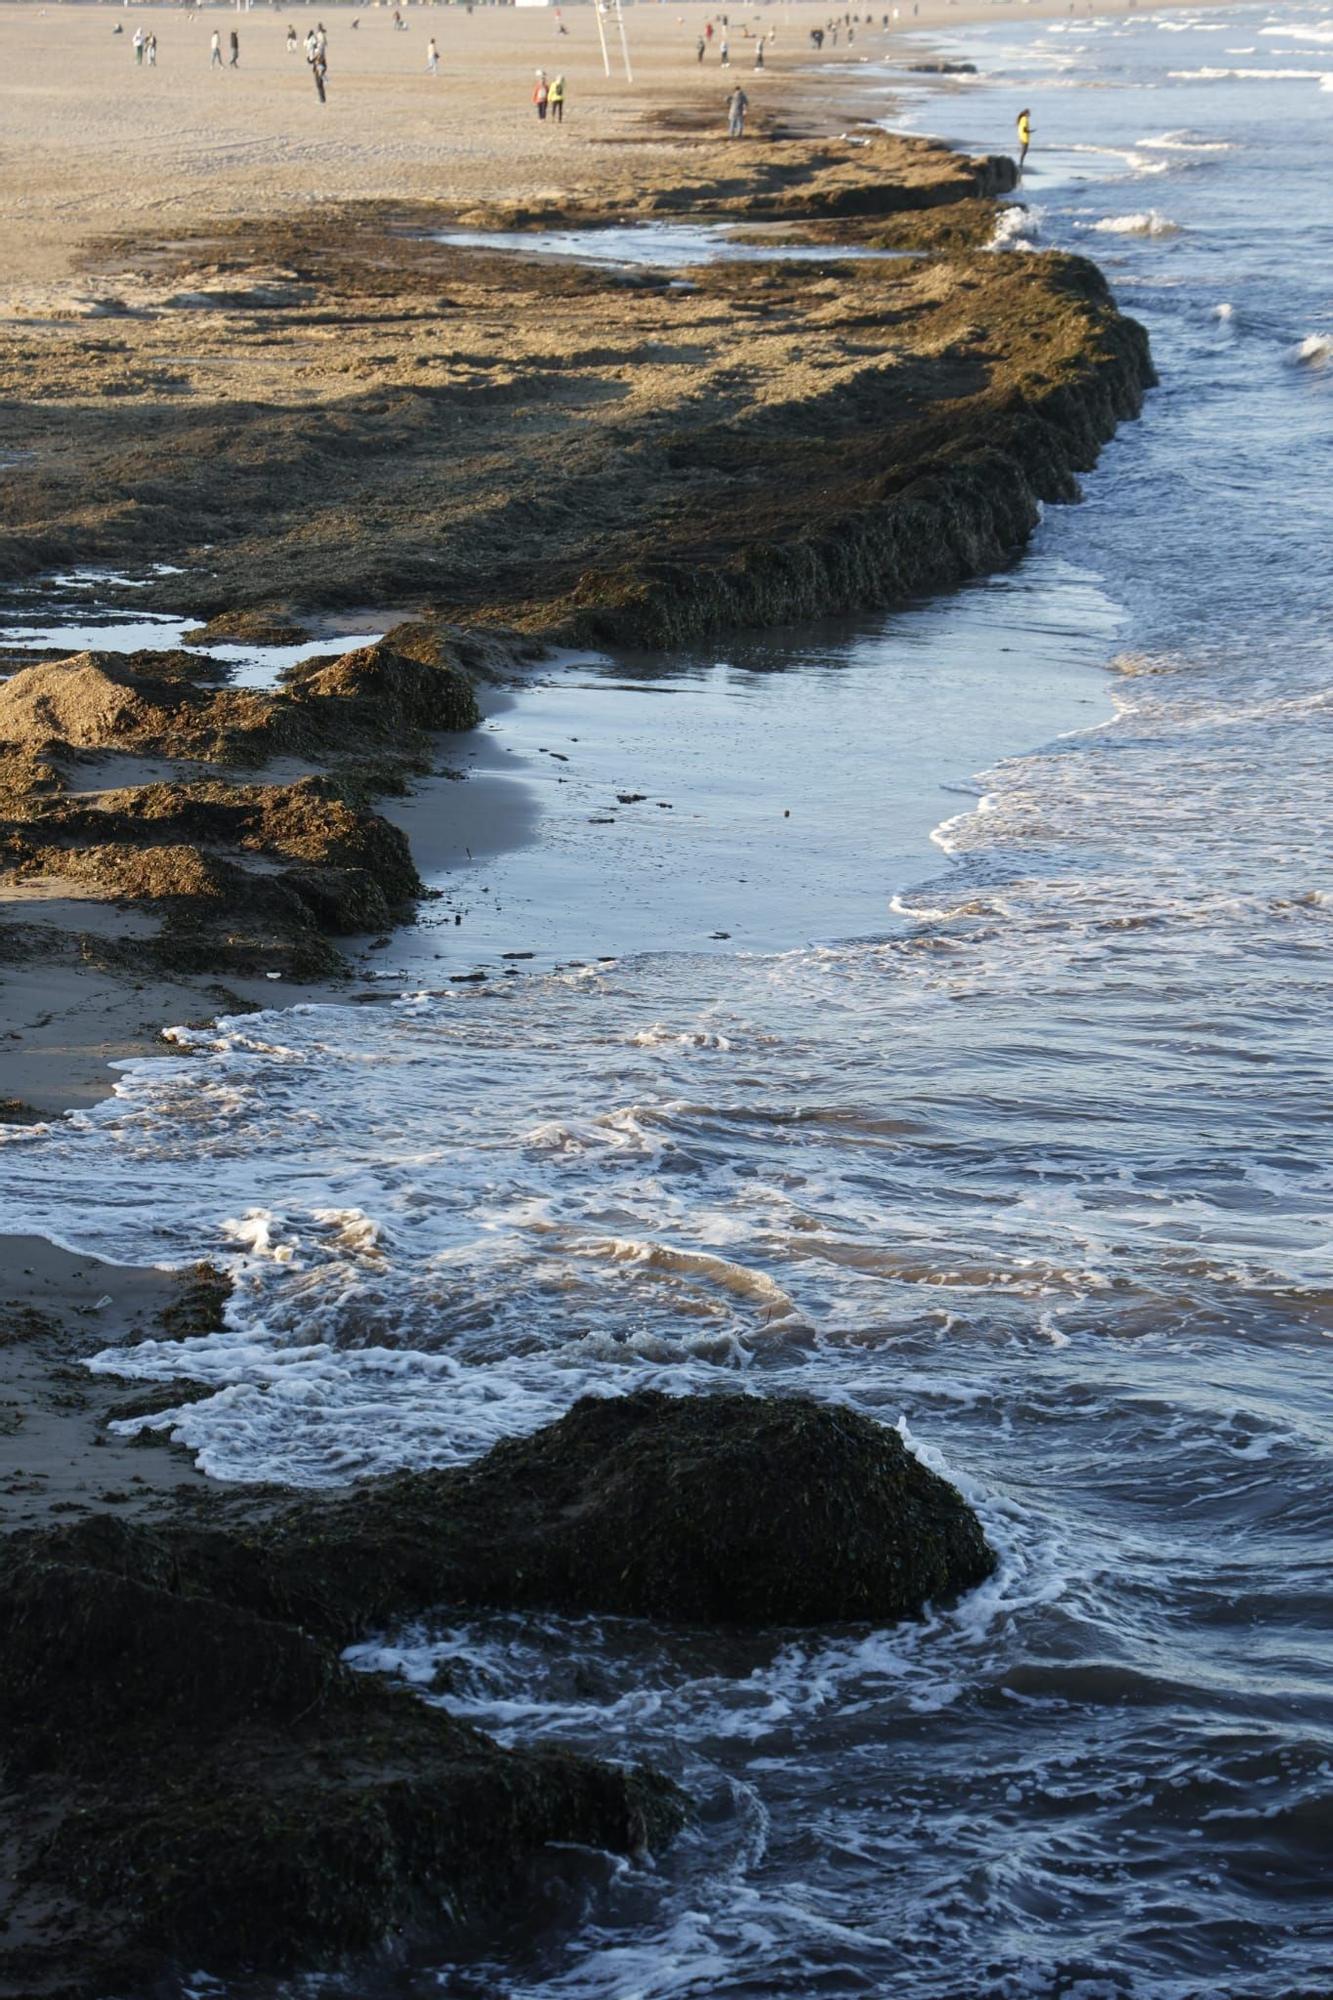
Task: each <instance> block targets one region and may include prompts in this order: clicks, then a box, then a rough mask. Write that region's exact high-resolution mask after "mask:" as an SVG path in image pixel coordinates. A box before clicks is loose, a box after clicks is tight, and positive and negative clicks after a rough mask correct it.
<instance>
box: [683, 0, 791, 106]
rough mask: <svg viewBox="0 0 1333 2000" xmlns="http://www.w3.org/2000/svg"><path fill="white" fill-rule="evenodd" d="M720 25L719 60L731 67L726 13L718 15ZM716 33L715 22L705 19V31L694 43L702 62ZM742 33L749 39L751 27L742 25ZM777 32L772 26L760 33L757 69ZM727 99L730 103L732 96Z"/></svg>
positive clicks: (761, 65) (722, 64)
mask: <svg viewBox="0 0 1333 2000" xmlns="http://www.w3.org/2000/svg"><path fill="white" fill-rule="evenodd" d="M718 26H719V27H720V28H721V31H722V39H721V42H720V44H719V47H718V62H719V63H720V64H721V66H722V68H723V69H730V68H731V42H730V40H729V39H728V34H727V17H726V15H725V14H719V15H718ZM715 33H716V30H715V29H714V26H713V23H712V22H711V21H705V22H704V29H703V33H702V34H701V35H700V36H699V39H698V41H697V42H696V43H695V45H694V53H695V56H696V58H697V60H698V61H699V62H702V61H703V59H704V57H705V56H706V55H707V54H708V51H709V48H710V47H711V45H712V41H713V36H714V34H715ZM741 33H742V35H744V37H745V39H746V40H747V41H749V39H750V30H749V28H748V27H746V26H744V25H742V28H741ZM777 34H778V31H777V29H776V28H770V29H769V30H768V32H767V33H766V34H764V33H761V34H760V36H759V38H758V40H757V42H756V44H755V51H754V66H755V68H756V69H763V67H764V56H765V50H766V48H767V45H768V43H769V42H773V41H776V40H777ZM727 101H728V103H730V101H731V100H730V98H728V100H727Z"/></svg>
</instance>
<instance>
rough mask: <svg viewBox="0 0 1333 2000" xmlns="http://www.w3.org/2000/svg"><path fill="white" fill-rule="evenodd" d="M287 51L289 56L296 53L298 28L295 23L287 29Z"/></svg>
mask: <svg viewBox="0 0 1333 2000" xmlns="http://www.w3.org/2000/svg"><path fill="white" fill-rule="evenodd" d="M287 53H288V55H289V56H294V55H295V54H296V28H295V25H294V24H293V26H291V27H290V28H288V30H287Z"/></svg>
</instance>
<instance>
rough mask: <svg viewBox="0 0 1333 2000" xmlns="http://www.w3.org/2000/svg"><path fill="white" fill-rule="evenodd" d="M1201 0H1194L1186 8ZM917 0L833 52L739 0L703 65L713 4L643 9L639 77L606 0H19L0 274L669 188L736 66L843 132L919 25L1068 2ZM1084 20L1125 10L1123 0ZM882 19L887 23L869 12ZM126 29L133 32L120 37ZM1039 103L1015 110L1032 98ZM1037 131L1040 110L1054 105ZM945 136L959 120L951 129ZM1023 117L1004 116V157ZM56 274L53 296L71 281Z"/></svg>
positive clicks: (870, 106)
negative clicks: (295, 220) (540, 71)
mask: <svg viewBox="0 0 1333 2000" xmlns="http://www.w3.org/2000/svg"><path fill="white" fill-rule="evenodd" d="M1181 3H1182V4H1183V0H1181ZM919 6H920V13H919V15H918V16H916V17H913V15H912V9H911V0H906V4H903V5H902V6H901V12H902V15H903V17H904V18H903V19H902V20H901V21H900V22H899V24H898V32H897V33H895V32H893V31H892V30H890V31H889V32H886V31H885V30H884V29H883V28H882V26H880V25H879V23H880V22H881V21H882V18H883V15H884V13H885V12H886V11H888V10H887V9H885V8H884V7H883V6H876V7H875V8H874V9H873V10H872V11H871V12H870V13H866V12H864V11H861V10H857V9H854V10H853V11H854V12H855V11H861V25H860V27H858V29H857V30H856V40H855V43H854V45H853V47H852V48H850V49H849V48H848V47H847V46H846V42H845V37H844V39H843V40H842V41H841V42H840V45H839V46H838V47H837V48H836V49H834V48H831V47H828V46H826V47H825V49H824V50H823V52H822V54H821V55H818V56H816V55H815V54H814V52H813V51H812V50H811V49H810V46H809V31H810V29H811V28H812V27H813V26H816V25H818V24H821V23H823V22H824V21H826V20H827V19H828V18H829V15H830V12H831V9H830V8H829V7H828V6H826V5H808V4H800V5H789V4H782V0H775V4H772V5H767V6H763V7H754V6H741V5H736V4H734V0H733V4H732V6H731V7H730V9H728V10H727V11H729V13H730V20H731V27H730V39H731V57H732V67H731V70H730V72H726V71H723V70H722V69H721V68H720V67H719V63H718V57H717V54H716V49H717V41H716V39H715V41H714V44H713V49H712V50H710V52H709V55H708V58H707V61H706V62H705V64H704V65H703V66H700V65H699V64H698V62H697V61H696V59H695V53H694V51H695V43H696V40H697V37H698V35H699V33H700V30H701V29H702V27H703V24H704V22H705V21H706V20H708V19H710V18H714V12H713V10H711V9H708V8H705V7H703V6H700V5H698V4H695V3H694V0H691V4H689V5H685V6H681V5H679V4H672V0H666V3H665V4H663V5H661V6H637V7H631V8H630V9H629V10H628V15H627V19H628V24H629V36H630V44H631V53H632V57H633V64H634V83H633V85H632V86H630V85H627V84H626V83H625V82H624V80H623V77H622V76H621V75H620V74H619V73H618V72H617V73H616V74H614V75H613V76H612V77H611V78H610V79H609V80H608V79H607V78H606V77H605V76H604V74H603V71H602V63H601V57H600V54H599V51H598V43H597V32H596V16H595V14H594V12H593V9H592V7H591V6H589V5H586V4H574V5H569V6H566V7H565V8H564V10H563V18H564V21H565V24H566V26H567V28H568V33H567V34H566V35H564V36H557V33H556V21H555V16H554V12H553V10H551V9H548V8H540V7H533V8H522V9H514V8H509V7H489V6H479V7H477V8H476V10H475V11H474V12H469V11H468V10H467V9H465V8H464V7H461V6H450V7H420V6H416V7H405V9H404V19H405V21H406V22H407V27H406V29H405V30H403V31H399V30H396V29H395V28H394V26H393V20H392V14H391V11H390V10H389V9H388V8H387V7H385V8H378V7H372V8H370V9H367V10H366V11H365V12H363V13H361V14H360V16H359V22H360V25H359V26H358V27H357V28H356V29H353V27H352V25H351V23H352V20H353V18H355V17H356V10H355V9H353V8H351V7H346V6H342V7H328V8H326V9H324V11H323V13H322V14H321V12H320V10H319V9H318V8H317V7H313V6H311V5H305V6H300V7H292V8H288V9H287V10H285V11H283V12H277V11H271V10H268V9H265V10H263V11H260V10H259V9H255V10H254V11H253V12H250V13H237V12H235V11H233V10H231V9H228V8H226V7H222V6H215V7H210V8H204V9H203V10H201V11H199V12H185V11H183V10H182V9H180V8H175V7H172V8H163V7H150V6H134V7H128V8H124V7H115V6H112V5H97V6H64V5H54V6H34V5H24V6H4V7H0V48H3V51H4V73H3V77H2V78H0V119H2V123H0V130H3V133H4V140H3V144H4V151H5V155H6V181H7V194H6V200H5V202H4V204H3V212H2V213H0V286H3V291H4V295H5V296H6V297H7V298H8V300H9V302H10V309H11V310H12V308H13V306H14V305H19V306H21V307H23V308H24V309H25V310H28V311H35V310H40V308H41V306H42V303H43V300H44V298H45V299H46V300H48V301H49V300H51V299H53V298H55V297H57V296H59V293H60V292H63V290H64V284H65V281H67V280H68V278H69V276H70V272H71V268H72V265H73V263H74V261H75V259H76V257H77V253H78V251H79V249H80V247H81V246H83V245H85V244H87V243H88V242H89V241H90V240H91V239H93V238H96V237H98V236H102V235H105V234H107V233H108V232H113V231H120V230H124V229H133V228H137V227H149V228H152V229H153V230H155V231H165V230H167V229H169V227H170V226H171V225H172V224H174V223H180V224H181V225H183V226H188V227H190V228H195V227H197V226H198V225H199V224H200V223H201V222H203V221H206V220H207V219H209V218H218V219H222V218H236V217H239V216H277V215H281V214H284V213H288V212H290V211H291V209H292V208H293V207H295V206H305V205H307V204H310V203H315V202H343V201H348V200H365V199H386V200H402V199H425V200H432V201H436V200H444V201H459V202H471V201H494V200H501V199H506V198H515V197H520V196H523V195H531V194H534V193H538V192H550V191H551V190H552V189H561V190H565V189H569V188H572V187H579V188H582V189H586V190H588V191H589V192H591V193H593V194H595V193H596V191H597V189H598V188H599V186H600V185H601V184H602V183H603V182H604V181H607V180H612V181H615V180H619V179H620V178H622V177H623V176H624V174H625V171H626V158H625V148H626V147H632V148H633V149H634V156H633V172H634V173H635V174H636V175H638V176H642V177H643V179H644V180H646V181H651V180H652V179H653V177H654V174H655V171H656V170H657V167H658V165H659V155H661V156H663V157H670V156H671V155H672V154H673V153H674V150H675V149H674V147H673V146H672V144H671V142H670V141H669V140H667V139H665V138H664V137H663V135H662V121H663V120H664V119H671V118H672V117H673V116H678V117H680V118H681V120H682V122H683V123H685V124H686V125H697V123H698V121H699V120H700V119H702V120H703V121H704V123H705V125H709V124H711V126H712V129H713V130H715V131H716V132H718V133H720V132H721V131H722V129H723V126H724V122H725V120H724V113H723V100H724V97H725V93H726V90H727V88H728V87H729V80H737V79H739V80H740V81H742V82H743V83H744V85H745V88H746V91H747V93H748V95H749V97H750V100H751V105H752V114H753V118H754V121H755V123H756V125H757V126H758V127H759V128H760V129H762V128H763V127H765V126H773V125H779V126H781V127H782V128H783V129H785V130H788V131H796V132H809V133H826V132H832V131H840V130H842V129H843V127H844V126H845V125H846V124H847V123H848V122H849V120H851V119H853V118H854V117H855V116H857V115H859V116H863V117H874V116H876V115H878V114H879V113H880V112H881V111H882V110H883V109H884V108H886V106H887V104H888V101H889V97H890V91H889V87H888V85H887V83H886V81H885V79H884V78H883V76H882V75H879V74H873V75H872V74H871V68H872V65H876V64H878V63H879V62H881V61H882V60H883V58H884V57H885V56H886V55H888V54H891V53H892V51H893V49H894V47H895V45H896V44H897V43H898V42H900V40H901V36H902V33H903V32H904V31H906V30H908V29H909V28H910V29H913V30H916V31H918V32H920V31H928V30H929V29H930V28H932V27H934V26H941V27H944V28H946V29H947V30H948V31H949V32H950V33H953V32H955V31H956V30H957V29H959V28H960V27H962V26H964V25H965V24H966V23H968V22H970V21H987V22H995V21H1004V20H1011V21H1015V22H1018V21H1028V20H1032V19H1036V18H1040V17H1042V16H1046V15H1050V16H1056V17H1066V16H1067V15H1068V14H1069V13H1070V12H1071V11H1072V9H1071V6H1070V0H1022V4H1018V5H1015V4H1013V0H919ZM1077 8H1078V12H1079V14H1080V15H1082V14H1084V13H1085V12H1092V11H1097V12H1104V13H1117V14H1119V13H1123V12H1124V11H1126V5H1125V0H1116V3H1115V4H1112V5H1109V6H1102V7H1098V8H1096V9H1095V10H1094V9H1093V8H1092V7H1091V5H1090V4H1089V0H1077ZM316 18H322V19H324V20H325V22H326V25H327V26H328V29H329V64H330V73H329V102H328V103H327V105H322V106H321V105H320V104H319V103H318V101H317V100H316V97H315V93H314V90H313V88H312V84H311V79H310V75H309V72H308V70H307V68H306V64H305V62H304V59H303V57H302V56H301V55H300V54H299V53H298V54H297V55H289V54H287V52H286V35H287V28H288V25H289V24H295V26H296V28H297V32H298V35H303V34H304V33H305V32H306V30H307V28H308V27H309V26H310V24H311V23H312V22H313V21H314V20H315V19H316ZM872 21H873V22H874V23H875V24H876V25H874V26H871V25H869V24H870V23H871V22H872ZM118 22H121V23H123V25H124V34H123V35H118V36H117V35H113V32H112V31H113V28H114V27H115V26H116V24H117V23H118ZM136 26H142V27H143V28H144V29H145V31H147V30H150V29H151V30H153V31H154V32H156V34H157V38H158V49H159V53H158V63H157V67H156V68H155V69H148V68H142V69H141V68H138V67H136V65H135V62H134V54H133V49H132V47H131V38H132V35H133V31H134V29H135V27H136ZM745 27H749V28H750V29H751V33H752V34H754V33H758V32H759V31H760V30H761V29H762V31H763V32H765V33H766V32H767V31H768V30H769V29H776V31H777V39H776V42H775V43H774V44H773V45H772V46H771V48H770V50H769V57H768V66H767V68H766V70H765V72H764V73H763V74H762V75H758V76H757V75H755V73H754V67H753V50H754V42H753V40H747V38H746V36H745V33H744V28H745ZM215 28H216V29H217V30H219V32H220V33H221V35H222V41H223V47H224V54H225V49H226V43H227V37H228V34H229V33H230V31H231V29H232V28H235V29H236V31H237V33H238V34H239V36H240V65H239V67H238V68H237V69H236V70H235V71H232V70H230V69H227V68H224V69H222V70H220V71H219V70H216V69H211V68H210V65H209V40H210V37H211V35H212V32H213V30H214V29H215ZM431 35H434V36H435V38H436V40H437V41H438V43H439V47H440V56H441V69H440V75H439V76H438V77H431V76H429V75H428V74H427V73H426V68H425V62H426V43H427V39H428V37H429V36H431ZM539 64H540V65H544V66H546V67H547V68H548V69H549V70H551V72H552V73H554V71H555V70H556V69H557V68H558V69H560V70H562V71H563V72H564V74H565V76H566V78H567V80H568V88H569V98H568V106H567V115H566V120H565V123H564V125H563V126H562V127H559V128H557V127H554V126H552V125H551V124H549V123H548V124H545V125H543V124H539V123H538V120H537V118H536V116H535V114H534V112H533V110H532V107H531V104H530V102H529V98H530V94H531V90H532V83H533V75H534V71H535V69H536V67H537V66H538V65H539ZM1018 108H1019V107H1018V106H1015V111H1017V109H1018ZM1037 125H1038V131H1037V136H1038V142H1040V115H1039V114H1038V120H1037ZM943 136H947V134H945V135H943ZM1011 137H1012V134H1011V131H1010V130H1008V129H1006V130H1004V131H998V132H997V133H996V134H995V137H994V145H995V147H996V149H1000V148H1003V147H1007V146H1008V145H1009V144H1010V142H1011ZM53 286H54V287H57V290H55V291H53V290H52V289H51V288H52V287H53Z"/></svg>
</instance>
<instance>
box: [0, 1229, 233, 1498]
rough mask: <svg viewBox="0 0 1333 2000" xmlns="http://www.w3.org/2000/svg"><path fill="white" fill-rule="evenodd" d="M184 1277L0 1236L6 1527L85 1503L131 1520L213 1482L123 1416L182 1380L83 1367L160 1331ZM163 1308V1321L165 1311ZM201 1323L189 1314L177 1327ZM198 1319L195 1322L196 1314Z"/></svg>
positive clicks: (183, 1290)
mask: <svg viewBox="0 0 1333 2000" xmlns="http://www.w3.org/2000/svg"><path fill="white" fill-rule="evenodd" d="M191 1282H192V1281H191V1279H190V1278H189V1277H186V1276H182V1275H178V1274H176V1273H172V1272H167V1271H156V1270H139V1269H134V1268H132V1267H126V1266H122V1265H116V1264H104V1263H102V1262H101V1261H100V1259H98V1258H96V1257H88V1256H78V1255H75V1254H74V1253H72V1252H70V1251H68V1250H64V1249H61V1248H59V1247H58V1246H57V1245H55V1244H53V1243H48V1242H47V1241H46V1240H45V1238H44V1237H40V1236H0V1502H2V1504H3V1513H4V1522H5V1528H6V1530H7V1531H8V1530H12V1529H16V1528H28V1527H38V1526H45V1525H50V1524H51V1523H53V1522H54V1521H55V1520H56V1519H58V1518H69V1519H77V1518H78V1517H79V1516H80V1515H83V1514H86V1513H89V1512H102V1511H105V1510H108V1509H109V1510H113V1511H114V1512H115V1513H116V1514H118V1515H120V1516H122V1517H126V1518H130V1517H136V1516H142V1515H144V1514H147V1513H151V1512H154V1511H159V1510H161V1509H163V1508H169V1507H173V1506H175V1505H177V1504H179V1503H180V1502H182V1501H188V1499H189V1496H190V1495H191V1493H202V1492H204V1491H206V1490H207V1489H208V1488H209V1487H210V1486H211V1485H213V1484H215V1482H211V1481H209V1480H207V1479H205V1478H204V1475H203V1474H202V1473H201V1472H198V1471H197V1470H196V1469H195V1465H194V1461H193V1459H192V1458H191V1457H190V1455H189V1453H188V1452H185V1451H177V1450H174V1449H173V1448H172V1447H171V1445H170V1443H169V1442H168V1441H167V1439H166V1436H165V1434H164V1433H163V1432H162V1431H150V1432H148V1433H147V1434H146V1435H144V1436H142V1437H133V1436H131V1437H126V1436H125V1435H123V1434H121V1433H118V1432H117V1431H116V1430H114V1429H113V1428H111V1426H113V1425H114V1424H115V1423H116V1422H117V1421H118V1420H119V1419H120V1418H122V1417H129V1416H131V1415H134V1414H138V1413H139V1412H140V1411H144V1410H151V1409H153V1408H163V1409H165V1408H169V1407H172V1406H173V1405H174V1404H176V1403H179V1402H180V1401H181V1400H182V1392H183V1393H184V1395H185V1396H186V1397H187V1398H188V1396H189V1394H190V1386H191V1385H190V1384H189V1383H188V1379H187V1371H186V1369H185V1368H182V1370H181V1379H180V1380H179V1381H178V1382H176V1383H174V1384H168V1385H166V1393H165V1399H164V1395H163V1392H162V1390H161V1388H160V1387H159V1385H156V1384H150V1385H147V1386H146V1388H140V1389H139V1391H138V1392H137V1393H135V1392H134V1391H132V1390H131V1389H130V1387H129V1385H128V1384H127V1383H126V1382H125V1381H124V1380H122V1379H121V1378H120V1377H118V1376H116V1375H114V1374H102V1373H98V1374H92V1373H90V1372H89V1371H88V1369H87V1368H86V1366H84V1364H85V1363H86V1361H87V1360H88V1359H89V1358H90V1357H91V1356H92V1355H94V1354H96V1353H98V1352H99V1351H100V1350H102V1349H103V1348H114V1347H119V1346H122V1345H129V1344H131V1343H133V1342H136V1341H139V1340H144V1339H148V1338H154V1337H156V1338H160V1337H161V1336H162V1335H163V1333H164V1332H165V1331H167V1330H168V1329H169V1326H170V1323H171V1318H172V1315H173V1312H174V1313H175V1314H177V1315H179V1314H180V1312H181V1307H182V1302H183V1301H185V1300H188V1297H189V1294H190V1288H191ZM164 1314H166V1315H167V1316H168V1319H167V1322H165V1323H164V1320H163V1315H164ZM197 1321H198V1313H197V1310H196V1311H194V1312H190V1311H187V1312H186V1315H185V1319H184V1322H183V1323H182V1322H181V1321H180V1320H179V1319H178V1321H177V1329H178V1330H179V1331H182V1332H183V1331H185V1330H186V1329H187V1327H190V1326H193V1325H194V1324H195V1323H196V1322H197ZM200 1323H201V1322H200Z"/></svg>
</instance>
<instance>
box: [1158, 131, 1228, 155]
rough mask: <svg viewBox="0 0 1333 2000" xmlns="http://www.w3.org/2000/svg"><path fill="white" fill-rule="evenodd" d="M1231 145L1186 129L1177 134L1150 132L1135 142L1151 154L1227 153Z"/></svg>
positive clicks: (1222, 140)
mask: <svg viewBox="0 0 1333 2000" xmlns="http://www.w3.org/2000/svg"><path fill="white" fill-rule="evenodd" d="M1233 143H1234V142H1233V141H1232V140H1230V139H1203V138H1200V136H1199V134H1198V133H1197V132H1191V131H1189V130H1188V128H1186V129H1185V130H1182V131H1179V132H1152V133H1149V135H1148V137H1147V138H1146V139H1139V140H1137V141H1136V144H1137V145H1139V146H1141V147H1142V148H1143V149H1144V150H1145V151H1146V152H1152V153H1229V152H1231V150H1232V147H1233Z"/></svg>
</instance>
